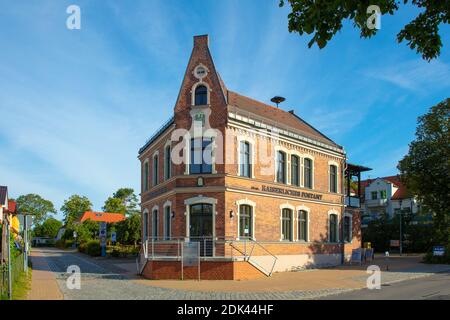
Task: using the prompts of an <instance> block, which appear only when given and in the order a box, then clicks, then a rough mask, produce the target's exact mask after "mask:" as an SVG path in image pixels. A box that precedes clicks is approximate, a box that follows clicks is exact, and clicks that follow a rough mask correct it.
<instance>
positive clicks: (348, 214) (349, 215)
mask: <svg viewBox="0 0 450 320" xmlns="http://www.w3.org/2000/svg"><path fill="white" fill-rule="evenodd" d="M346 217H348V218H350V230H349V231H350V232H349V237H350V242H346V243H352V242H353V215H352V214H351V213H348V212H345V213H344V219H345V218H346ZM342 222H344V221H342ZM344 227H345V223H342V230H344V229H343V228H344ZM342 234H343V233H342ZM343 240H344V241H345V239H343Z"/></svg>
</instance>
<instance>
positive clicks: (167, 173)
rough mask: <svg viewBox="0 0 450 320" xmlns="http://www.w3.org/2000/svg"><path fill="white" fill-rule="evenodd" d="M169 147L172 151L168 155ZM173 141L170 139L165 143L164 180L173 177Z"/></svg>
mask: <svg viewBox="0 0 450 320" xmlns="http://www.w3.org/2000/svg"><path fill="white" fill-rule="evenodd" d="M167 148H169V150H170V152H169V154H168V155H167ZM171 153H172V142H171V141H170V140H168V141H167V142H166V144H165V145H164V166H163V167H164V180H169V179H170V178H172V157H171ZM167 156H168V157H169V158H170V164H169V166H167Z"/></svg>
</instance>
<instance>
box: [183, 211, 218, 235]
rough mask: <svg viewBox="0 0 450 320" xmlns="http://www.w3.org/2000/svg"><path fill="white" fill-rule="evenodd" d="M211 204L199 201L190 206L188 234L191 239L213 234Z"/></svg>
mask: <svg viewBox="0 0 450 320" xmlns="http://www.w3.org/2000/svg"><path fill="white" fill-rule="evenodd" d="M212 219H213V206H212V204H207V203H199V204H194V205H191V207H190V226H189V229H190V230H189V234H190V237H191V238H193V239H196V238H205V237H212V236H213V223H212V222H213V221H212Z"/></svg>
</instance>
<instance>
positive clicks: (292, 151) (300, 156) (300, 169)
mask: <svg viewBox="0 0 450 320" xmlns="http://www.w3.org/2000/svg"><path fill="white" fill-rule="evenodd" d="M292 156H296V157H298V186H296V185H293V184H292ZM302 157H303V156H302V154H301V153H300V152H298V151H297V150H291V152H290V153H289V184H290V185H292V186H294V187H297V188H298V187H302V175H303V173H302V172H303V166H302V165H303V160H302Z"/></svg>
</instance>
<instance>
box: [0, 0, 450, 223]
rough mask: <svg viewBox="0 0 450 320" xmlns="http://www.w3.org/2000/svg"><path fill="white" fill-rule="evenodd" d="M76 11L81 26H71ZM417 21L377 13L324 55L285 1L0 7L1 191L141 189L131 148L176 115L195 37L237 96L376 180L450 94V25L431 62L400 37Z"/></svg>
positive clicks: (78, 0) (58, 197)
mask: <svg viewBox="0 0 450 320" xmlns="http://www.w3.org/2000/svg"><path fill="white" fill-rule="evenodd" d="M70 4H76V5H79V6H80V7H81V14H82V17H81V18H82V22H81V23H82V25H81V30H73V31H71V30H68V29H67V28H66V24H65V23H66V19H67V17H68V14H67V13H66V8H67V7H68V6H69V5H70ZM416 13H417V10H415V9H414V8H405V7H403V8H402V10H400V11H399V12H398V14H397V15H395V16H393V17H391V16H384V17H382V29H381V30H380V31H379V34H378V35H377V36H376V37H374V38H373V39H370V40H362V39H360V38H359V35H358V33H357V31H356V30H354V29H353V28H352V26H351V25H350V24H346V26H345V27H344V29H343V31H341V33H339V34H338V35H337V36H336V37H335V38H334V39H333V40H332V42H330V43H329V45H328V46H327V47H326V48H325V49H323V50H319V49H318V48H317V47H313V48H311V49H308V48H307V43H308V41H309V36H303V37H300V36H298V35H297V34H290V33H289V32H288V30H287V14H288V8H282V9H280V8H279V7H278V0H264V1H262V0H239V1H238V0H224V1H215V0H209V1H207V0H203V1H200V0H195V1H183V0H180V1H175V0H170V1H163V0H161V1H156V0H146V1H132V2H131V1H119V0H90V1H82V0H71V1H63V0H59V1H54V0H48V1H44V0H41V1H31V0H29V1H25V0H22V1H6V0H0V43H1V50H0V75H1V76H0V119H1V126H0V150H1V151H0V152H1V157H0V184H1V185H8V186H9V190H10V193H11V196H13V197H17V196H18V195H20V194H26V193H38V194H40V195H41V196H43V197H45V198H47V199H49V200H52V201H53V202H54V204H55V206H56V207H57V208H58V209H59V208H60V207H61V205H62V203H63V201H64V199H67V198H68V197H69V196H70V195H72V194H81V195H85V196H87V197H89V198H90V199H91V201H92V202H93V204H94V209H95V210H101V207H102V205H103V202H104V200H105V199H106V198H107V197H108V196H110V195H111V194H112V193H113V192H114V191H115V190H116V189H118V188H119V187H123V186H127V187H133V188H134V189H135V190H136V191H138V190H139V186H140V183H139V181H140V178H139V168H140V166H139V162H138V160H137V151H138V149H139V147H141V146H142V145H143V144H144V142H145V141H146V139H147V138H148V137H149V136H150V135H151V134H152V133H153V132H154V131H155V130H156V129H157V128H158V127H159V126H160V125H161V124H162V123H163V122H164V121H166V120H167V119H168V118H169V117H170V116H171V114H172V112H173V106H174V103H175V100H176V97H177V94H178V90H179V88H180V84H181V80H182V77H183V74H184V71H185V68H186V64H187V62H188V58H189V55H190V52H191V49H192V42H193V40H192V37H193V36H194V35H198V34H209V35H210V47H211V51H212V55H213V58H214V61H215V64H216V67H217V69H218V71H219V73H220V74H221V76H222V78H223V79H224V81H225V83H226V85H227V86H228V88H229V89H231V90H234V91H237V92H239V93H241V94H244V95H247V96H251V97H253V98H256V99H258V100H261V101H264V102H268V101H269V100H270V98H271V97H272V96H274V95H282V96H284V97H286V98H287V101H286V102H285V103H284V104H283V105H282V107H283V108H284V109H286V110H290V109H294V110H295V111H296V113H297V114H299V115H300V116H301V117H303V118H304V119H305V120H307V121H308V122H310V123H311V124H312V125H314V126H315V127H317V128H318V129H320V130H321V131H322V132H324V133H325V134H327V135H328V136H330V137H331V138H333V139H334V140H335V141H336V142H337V143H339V144H341V145H344V147H345V149H346V150H347V153H348V155H349V158H350V161H351V162H353V163H359V164H363V165H367V166H369V167H372V168H373V169H374V170H373V171H372V172H370V176H371V177H377V176H383V175H391V174H396V172H397V171H396V164H397V162H398V160H399V159H401V157H402V156H403V155H404V154H405V153H406V152H407V149H408V143H409V142H410V141H411V140H412V139H413V138H414V132H415V127H416V119H417V117H418V116H419V115H421V114H423V113H425V112H426V111H427V110H428V108H429V107H431V106H433V105H435V104H436V103H438V102H440V101H441V100H443V99H444V98H447V97H448V93H449V89H450V59H449V41H448V39H449V35H450V32H449V28H448V27H445V28H443V29H442V32H441V35H442V36H443V41H444V44H445V45H446V46H445V47H444V49H443V51H442V53H441V58H439V59H438V60H435V61H433V62H432V63H428V62H425V61H423V60H422V59H421V57H420V56H419V55H417V54H416V53H415V52H413V51H412V50H410V49H409V48H408V47H407V46H406V45H405V44H400V45H398V44H397V43H396V41H395V35H396V33H397V32H398V31H399V30H400V29H401V27H402V26H403V25H404V24H406V23H407V22H408V21H410V20H411V18H413V17H414V16H415V14H416ZM59 217H61V215H59Z"/></svg>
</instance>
